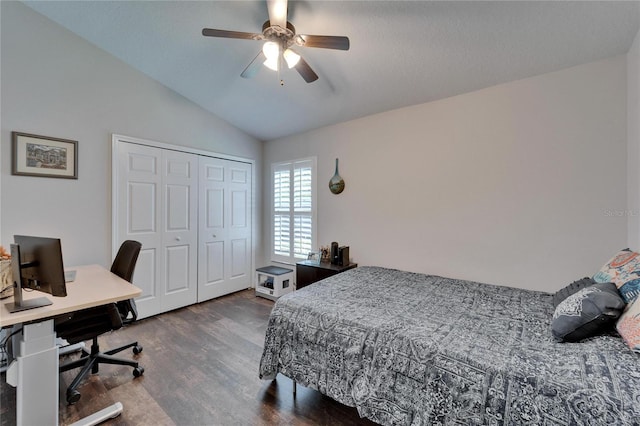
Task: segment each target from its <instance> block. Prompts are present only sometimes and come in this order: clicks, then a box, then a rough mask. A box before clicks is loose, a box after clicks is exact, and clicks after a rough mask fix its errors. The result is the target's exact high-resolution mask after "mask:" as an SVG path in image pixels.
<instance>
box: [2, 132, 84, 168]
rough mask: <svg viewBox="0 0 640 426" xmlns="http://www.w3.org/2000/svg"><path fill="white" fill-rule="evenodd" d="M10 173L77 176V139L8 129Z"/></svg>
mask: <svg viewBox="0 0 640 426" xmlns="http://www.w3.org/2000/svg"><path fill="white" fill-rule="evenodd" d="M11 139H12V151H13V152H12V160H11V174H12V175H21V176H42V177H55V178H65V179H78V141H72V140H68V139H59V138H50V137H48V136H39V135H30V134H28V133H20V132H11Z"/></svg>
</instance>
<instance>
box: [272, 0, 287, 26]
mask: <svg viewBox="0 0 640 426" xmlns="http://www.w3.org/2000/svg"><path fill="white" fill-rule="evenodd" d="M267 9H268V10H269V23H270V24H271V26H274V25H277V26H279V27H280V28H287V0H267Z"/></svg>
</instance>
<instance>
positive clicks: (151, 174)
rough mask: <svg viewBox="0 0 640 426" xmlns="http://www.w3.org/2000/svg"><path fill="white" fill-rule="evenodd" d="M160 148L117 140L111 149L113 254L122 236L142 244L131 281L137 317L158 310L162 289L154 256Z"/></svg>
mask: <svg viewBox="0 0 640 426" xmlns="http://www.w3.org/2000/svg"><path fill="white" fill-rule="evenodd" d="M161 157H162V150H161V149H159V148H153V147H148V146H141V145H135V144H129V143H118V144H117V150H116V152H114V156H113V158H114V159H117V161H118V164H117V173H118V177H117V180H116V182H115V183H114V185H113V190H114V191H115V194H114V195H115V200H116V202H117V203H118V208H117V210H116V214H115V217H116V222H117V224H118V226H116V227H115V229H114V234H115V238H114V241H113V247H112V249H113V255H114V256H115V253H116V252H117V251H118V249H119V248H120V244H122V242H123V241H125V240H136V241H139V242H140V243H141V244H142V250H141V251H140V255H139V257H138V263H137V264H136V270H135V273H134V275H133V279H132V282H133V284H135V285H136V286H138V287H140V288H141V289H142V295H141V296H139V297H138V298H137V300H136V303H137V307H138V314H139V317H141V318H144V317H146V316H149V315H153V314H155V313H158V312H161V311H162V293H161V292H159V291H157V283H158V278H159V277H160V276H161V275H162V271H161V269H160V263H161V262H159V259H158V256H159V254H160V252H161V247H162V231H161V229H162V227H161V225H160V224H161V215H162V208H161V204H160V201H161V200H160V199H161V181H162V177H161V175H160V164H161V162H162V159H161Z"/></svg>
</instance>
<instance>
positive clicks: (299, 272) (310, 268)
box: [296, 260, 358, 290]
mask: <svg viewBox="0 0 640 426" xmlns="http://www.w3.org/2000/svg"><path fill="white" fill-rule="evenodd" d="M356 266H358V264H357V263H350V264H348V265H345V266H339V265H332V264H331V263H329V262H320V263H317V262H315V261H313V260H303V261H301V262H298V263H296V290H299V289H301V288H303V287H306V286H308V285H309V284H312V283H315V282H316V281H320V280H323V279H325V278H328V277H330V276H332V275H335V274H339V273H341V272H344V271H347V270H349V269H353V268H355V267H356Z"/></svg>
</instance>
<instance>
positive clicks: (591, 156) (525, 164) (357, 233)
mask: <svg viewBox="0 0 640 426" xmlns="http://www.w3.org/2000/svg"><path fill="white" fill-rule="evenodd" d="M626 152H627V138H626V60H625V56H620V57H615V58H611V59H608V60H604V61H601V62H596V63H590V64H586V65H582V66H578V67H575V68H570V69H566V70H562V71H559V72H554V73H550V74H545V75H541V76H537V77H534V78H529V79H525V80H520V81H516V82H512V83H508V84H503V85H499V86H495V87H491V88H488V89H485V90H480V91H477V92H473V93H469V94H464V95H461V96H456V97H452V98H448V99H444V100H440V101H437V102H431V103H427V104H422V105H417V106H413V107H409V108H403V109H398V110H394V111H389V112H386V113H382V114H377V115H373V116H369V117H365V118H362V119H359V120H354V121H350V122H346V123H343V124H339V125H334V126H330V127H326V128H321V129H318V130H315V131H311V132H308V133H305V134H301V135H295V136H292V137H288V138H285V139H281V140H275V141H270V142H268V143H267V144H266V146H265V151H264V167H263V170H264V173H265V174H264V179H263V182H264V206H265V207H266V209H268V206H269V205H270V198H271V194H270V190H269V181H270V177H269V165H270V164H271V163H272V162H275V161H282V160H287V159H293V158H299V157H305V156H309V155H317V156H318V179H319V183H318V185H319V192H318V194H319V196H318V205H319V210H318V217H319V219H318V235H319V241H318V243H319V244H321V245H324V244H328V243H329V242H331V241H333V240H337V241H338V242H339V243H340V244H346V245H349V246H350V247H351V250H350V253H351V255H352V256H353V258H354V261H356V262H358V263H359V264H360V265H381V266H387V267H393V268H399V269H404V270H410V271H417V272H425V273H433V274H438V275H444V276H450V277H458V278H464V279H471V280H476V281H481V282H490V283H494V284H502V285H510V286H515V287H523V288H532V289H540V290H547V291H554V290H556V289H558V288H560V287H561V286H564V285H566V284H568V283H569V282H570V281H572V280H575V279H578V278H580V277H583V276H587V275H591V274H593V273H594V272H596V271H597V270H598V269H599V268H600V267H601V266H602V264H604V263H605V262H606V261H607V260H608V259H609V258H610V257H611V256H612V255H613V254H614V253H615V252H616V251H617V250H619V249H620V248H622V247H623V246H626V242H627V219H626V218H625V217H619V216H616V215H612V214H610V211H612V210H624V209H625V208H626V206H627V188H626V184H625V182H626V180H627V171H626ZM336 157H339V158H340V174H341V175H342V177H343V178H344V179H345V182H346V189H345V191H344V192H343V193H342V194H340V195H337V196H336V195H332V194H331V193H330V192H329V189H328V187H327V183H328V181H329V179H330V178H331V176H332V174H333V166H334V161H335V158H336ZM266 211H268V210H266ZM263 229H264V232H265V234H264V237H263V241H264V249H263V250H264V252H265V253H268V249H269V237H268V232H269V229H270V224H269V217H268V215H266V214H265V215H264V222H263Z"/></svg>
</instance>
